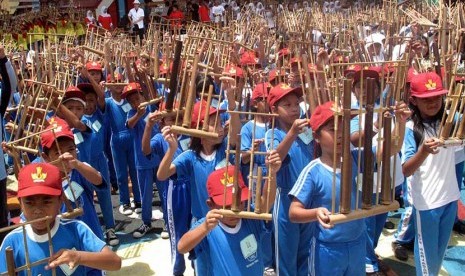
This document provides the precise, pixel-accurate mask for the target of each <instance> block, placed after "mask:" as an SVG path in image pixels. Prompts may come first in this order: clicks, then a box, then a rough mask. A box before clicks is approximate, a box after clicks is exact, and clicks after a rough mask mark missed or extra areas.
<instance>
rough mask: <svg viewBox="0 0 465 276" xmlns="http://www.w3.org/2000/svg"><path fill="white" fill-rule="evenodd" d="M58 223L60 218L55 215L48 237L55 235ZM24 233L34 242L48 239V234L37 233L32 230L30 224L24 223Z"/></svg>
mask: <svg viewBox="0 0 465 276" xmlns="http://www.w3.org/2000/svg"><path fill="white" fill-rule="evenodd" d="M59 225H60V218H59V217H56V218H55V224H54V225H53V227H52V228H51V229H50V238H53V236H55V234H56V232H57V231H58V226H59ZM25 229H26V234H27V236H28V237H29V238H30V239H31V240H32V241H35V242H46V241H48V234H47V233H46V234H43V235H38V234H36V233H35V232H34V230H32V226H31V224H28V225H26V227H25Z"/></svg>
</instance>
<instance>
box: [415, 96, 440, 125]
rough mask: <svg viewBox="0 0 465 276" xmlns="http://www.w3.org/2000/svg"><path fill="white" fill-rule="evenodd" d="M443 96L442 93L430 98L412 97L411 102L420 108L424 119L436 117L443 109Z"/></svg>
mask: <svg viewBox="0 0 465 276" xmlns="http://www.w3.org/2000/svg"><path fill="white" fill-rule="evenodd" d="M442 97H443V96H442V95H438V96H433V97H428V98H418V97H412V99H411V102H412V104H413V105H414V106H416V107H417V108H418V110H419V111H420V114H421V117H422V118H423V119H430V118H433V117H435V116H436V115H437V114H438V112H439V111H440V110H441V107H442V102H443V99H442Z"/></svg>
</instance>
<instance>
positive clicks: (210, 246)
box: [178, 151, 281, 276]
mask: <svg viewBox="0 0 465 276" xmlns="http://www.w3.org/2000/svg"><path fill="white" fill-rule="evenodd" d="M267 158H268V161H269V163H270V164H271V165H272V168H271V171H272V180H271V181H269V182H268V183H267V184H265V186H264V189H263V190H264V191H266V190H267V189H268V187H267V186H268V185H270V192H271V193H270V195H269V197H270V201H271V200H274V196H275V190H276V178H275V177H276V173H274V172H276V170H278V169H279V167H280V165H281V160H280V157H279V154H277V153H276V151H272V152H270V155H269V156H268V157H267ZM232 175H234V166H229V167H227V168H224V169H222V170H218V171H215V172H213V173H212V174H211V175H210V176H209V177H208V180H207V185H206V186H207V190H208V196H209V198H208V199H207V205H208V206H209V208H210V211H209V212H208V213H207V215H206V217H205V218H203V219H201V220H199V221H197V223H196V224H195V225H194V226H193V228H192V230H190V231H189V232H187V233H186V234H185V235H184V236H183V237H182V238H181V240H180V241H179V244H178V249H179V251H180V252H183V253H185V252H188V251H190V250H191V249H193V248H194V247H196V246H200V247H203V248H205V252H208V258H209V262H210V263H211V264H212V266H211V270H210V271H209V272H210V274H208V275H255V276H258V275H260V276H261V275H263V271H264V264H263V252H262V250H261V246H260V245H261V243H260V240H261V237H262V235H263V234H264V233H265V232H266V231H267V230H266V229H265V227H264V224H263V222H262V221H258V220H252V219H240V218H233V217H223V216H222V215H221V214H220V213H218V211H217V209H220V208H222V207H223V206H226V208H230V206H231V204H232V197H233V192H232V191H233V185H232V183H231V182H230V181H231V180H232ZM237 181H238V184H239V186H240V187H241V189H242V190H241V202H242V204H243V206H244V203H245V201H247V200H249V198H248V194H249V190H248V188H247V187H246V186H245V184H244V182H243V181H242V177H241V176H240V175H239V179H238V180H237ZM225 186H226V187H225ZM225 191H226V195H224V193H225ZM266 197H267V196H266V194H265V193H264V194H263V195H262V197H261V202H262V206H265V205H264V204H265V203H266ZM218 224H219V227H216V226H217V225H218ZM204 239H205V240H204Z"/></svg>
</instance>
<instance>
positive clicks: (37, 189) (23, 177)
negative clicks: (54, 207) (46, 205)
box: [18, 163, 62, 197]
mask: <svg viewBox="0 0 465 276" xmlns="http://www.w3.org/2000/svg"><path fill="white" fill-rule="evenodd" d="M61 193H62V187H61V177H60V170H59V169H58V168H57V167H55V166H53V165H51V164H47V163H32V164H29V165H26V166H24V167H23V168H21V170H20V171H19V174H18V197H26V196H32V195H51V196H59V195H61Z"/></svg>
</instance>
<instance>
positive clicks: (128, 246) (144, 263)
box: [97, 191, 465, 276]
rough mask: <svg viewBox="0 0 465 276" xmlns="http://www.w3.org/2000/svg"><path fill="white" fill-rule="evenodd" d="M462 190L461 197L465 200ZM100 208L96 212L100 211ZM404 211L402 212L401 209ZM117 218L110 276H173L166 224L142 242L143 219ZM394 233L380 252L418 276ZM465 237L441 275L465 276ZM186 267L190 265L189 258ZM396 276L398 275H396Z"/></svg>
mask: <svg viewBox="0 0 465 276" xmlns="http://www.w3.org/2000/svg"><path fill="white" fill-rule="evenodd" d="M464 193H465V192H464V191H462V198H465V195H464ZM112 201H113V204H114V205H113V206H118V196H116V195H114V196H112ZM98 208H99V207H98V205H97V209H98ZM153 209H154V210H160V207H159V199H158V197H155V199H154V207H153ZM97 211H99V210H97ZM399 211H402V210H399ZM114 213H115V219H116V222H117V234H118V236H119V237H120V240H121V244H120V245H119V246H117V247H115V248H114V250H116V252H117V254H118V255H119V256H121V257H122V258H123V268H122V269H121V270H120V271H118V272H111V273H108V275H111V276H119V275H121V276H129V275H134V276H135V275H137V276H139V275H141V276H142V275H144V276H145V275H162V276H165V275H166V276H169V275H171V261H170V259H171V256H170V250H169V240H164V239H161V238H160V233H161V232H162V230H163V221H162V220H155V221H153V223H152V225H153V226H154V230H153V231H151V232H150V233H148V234H147V235H146V236H145V237H143V238H142V239H139V240H136V239H134V238H132V234H131V233H132V231H134V230H135V229H136V228H137V227H138V226H139V225H140V224H141V220H140V219H137V218H129V217H126V216H123V215H121V214H119V213H118V211H117V207H115V210H114ZM390 216H391V220H392V221H393V222H394V223H395V224H396V226H397V224H398V220H399V218H400V212H396V213H392V214H391V215H390ZM394 233H395V230H387V229H384V231H383V234H382V236H381V238H380V241H379V245H378V248H377V250H376V251H377V253H378V255H380V257H381V258H383V259H384V261H385V262H386V263H387V264H388V265H389V266H391V267H392V269H393V270H394V271H395V272H396V273H397V275H400V276H404V275H406V276H407V275H415V267H414V263H413V253H410V256H409V260H408V261H407V262H401V261H399V260H397V259H396V258H395V257H394V253H393V252H392V249H391V241H392V240H393V239H394V237H393V235H394ZM464 256H465V237H464V236H459V235H457V234H455V233H453V234H452V237H451V240H450V243H449V248H448V249H447V252H446V256H445V258H444V263H443V270H442V271H441V274H440V275H452V276H455V275H457V276H459V275H463V271H465V257H464ZM186 264H189V262H187V258H186ZM187 266H188V267H187V270H186V272H185V273H184V275H185V276H193V275H194V272H193V270H192V268H190V266H189V265H187ZM394 275H395V274H394ZM391 276H392V275H391Z"/></svg>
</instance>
